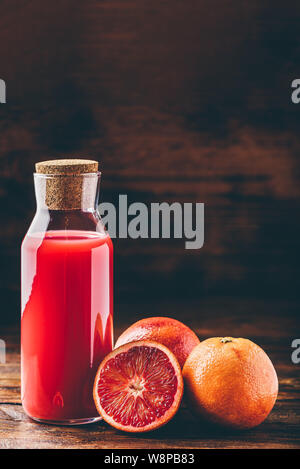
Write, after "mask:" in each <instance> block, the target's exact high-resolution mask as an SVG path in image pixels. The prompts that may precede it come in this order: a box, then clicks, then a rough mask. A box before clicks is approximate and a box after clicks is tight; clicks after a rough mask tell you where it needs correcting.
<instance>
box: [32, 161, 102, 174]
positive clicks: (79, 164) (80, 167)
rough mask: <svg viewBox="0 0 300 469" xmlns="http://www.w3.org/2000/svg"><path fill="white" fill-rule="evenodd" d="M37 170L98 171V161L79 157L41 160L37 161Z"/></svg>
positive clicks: (46, 171) (55, 171) (56, 171)
mask: <svg viewBox="0 0 300 469" xmlns="http://www.w3.org/2000/svg"><path fill="white" fill-rule="evenodd" d="M35 170H36V172H37V173H39V174H66V175H67V174H84V173H96V172H97V171H98V161H94V160H79V159H70V160H48V161H40V162H39V163H36V165H35Z"/></svg>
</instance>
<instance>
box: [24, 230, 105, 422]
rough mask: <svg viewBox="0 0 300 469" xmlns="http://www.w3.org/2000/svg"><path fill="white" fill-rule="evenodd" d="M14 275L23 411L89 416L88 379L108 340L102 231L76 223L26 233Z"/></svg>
mask: <svg viewBox="0 0 300 469" xmlns="http://www.w3.org/2000/svg"><path fill="white" fill-rule="evenodd" d="M22 279H23V283H22V320H21V331H22V332H21V351H22V403H23V406H24V409H25V411H26V413H27V414H28V415H29V416H31V417H33V418H35V419H37V420H47V421H56V422H61V423H64V421H68V420H69V421H71V420H78V421H80V420H84V419H92V418H96V417H97V416H98V414H97V410H96V408H95V405H94V402H93V395H92V394H93V393H92V389H93V381H94V377H95V375H96V371H97V368H98V366H99V364H100V362H101V360H102V359H103V358H104V356H105V355H106V354H107V353H108V352H110V351H111V349H112V342H113V337H112V334H113V325H112V324H113V321H112V301H113V300H112V285H113V279H112V242H111V240H110V238H109V236H108V235H107V234H106V233H104V234H101V233H97V232H86V231H77V230H74V231H64V230H57V231H47V232H46V233H43V234H38V233H37V234H28V235H27V236H26V237H25V239H24V241H23V245H22ZM98 417H99V416H98Z"/></svg>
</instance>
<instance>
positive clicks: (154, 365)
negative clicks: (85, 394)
mask: <svg viewBox="0 0 300 469" xmlns="http://www.w3.org/2000/svg"><path fill="white" fill-rule="evenodd" d="M182 394H183V379H182V374H181V368H180V366H179V363H178V361H177V359H176V357H175V356H174V355H173V353H172V352H171V351H170V350H169V349H167V347H165V346H164V345H162V344H158V343H156V342H151V341H148V340H143V341H138V342H131V343H129V344H125V345H122V346H121V347H119V348H117V349H115V350H113V351H112V352H111V353H109V354H108V355H107V356H106V357H105V359H104V360H103V361H102V363H101V365H100V367H99V369H98V371H97V375H96V378H95V383H94V401H95V404H96V407H97V409H98V412H99V414H100V415H101V416H102V417H103V419H104V420H105V421H106V422H107V423H109V424H110V425H112V426H113V427H115V428H117V429H119V430H124V431H127V432H146V431H150V430H154V429H156V428H158V427H160V426H161V425H164V424H165V423H167V422H168V421H169V420H170V419H171V418H172V417H173V416H174V415H175V413H176V412H177V410H178V407H179V405H180V402H181V398H182Z"/></svg>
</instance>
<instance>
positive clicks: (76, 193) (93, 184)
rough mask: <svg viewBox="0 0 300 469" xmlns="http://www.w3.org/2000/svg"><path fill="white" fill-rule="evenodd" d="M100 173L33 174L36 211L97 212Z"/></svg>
mask: <svg viewBox="0 0 300 469" xmlns="http://www.w3.org/2000/svg"><path fill="white" fill-rule="evenodd" d="M100 176H101V173H99V172H97V173H85V174H76V175H57V174H38V173H34V187H35V195H36V203H37V211H41V210H43V211H51V212H52V213H55V212H58V213H62V212H70V211H81V212H95V211H97V206H98V198H99V190H100Z"/></svg>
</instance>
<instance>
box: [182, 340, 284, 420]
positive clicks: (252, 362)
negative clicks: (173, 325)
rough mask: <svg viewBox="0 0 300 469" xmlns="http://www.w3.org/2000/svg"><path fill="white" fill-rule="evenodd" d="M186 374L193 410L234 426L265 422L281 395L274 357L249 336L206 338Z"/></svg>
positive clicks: (188, 363)
mask: <svg viewBox="0 0 300 469" xmlns="http://www.w3.org/2000/svg"><path fill="white" fill-rule="evenodd" d="M183 377H184V380H185V385H186V389H187V395H188V397H189V398H190V401H191V405H192V409H193V410H196V411H198V412H199V413H200V415H201V416H203V417H204V418H206V419H207V420H209V421H211V422H213V423H217V424H221V425H225V426H229V427H233V428H240V429H246V428H251V427H255V426H256V425H259V424H260V423H261V422H263V420H265V418H266V417H267V416H268V414H269V413H270V412H271V410H272V408H273V406H274V404H275V401H276V398H277V394H278V380H277V375H276V371H275V369H274V367H273V364H272V362H271V360H270V359H269V357H268V355H267V354H266V353H265V352H264V351H263V350H262V349H261V348H260V347H259V346H258V345H256V344H255V343H253V342H251V341H250V340H247V339H234V338H232V337H223V338H222V337H214V338H211V339H207V340H204V341H203V342H201V344H199V345H198V346H197V347H196V348H194V350H193V351H192V353H191V354H190V356H189V357H188V359H187V360H186V363H185V365H184V367H183Z"/></svg>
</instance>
